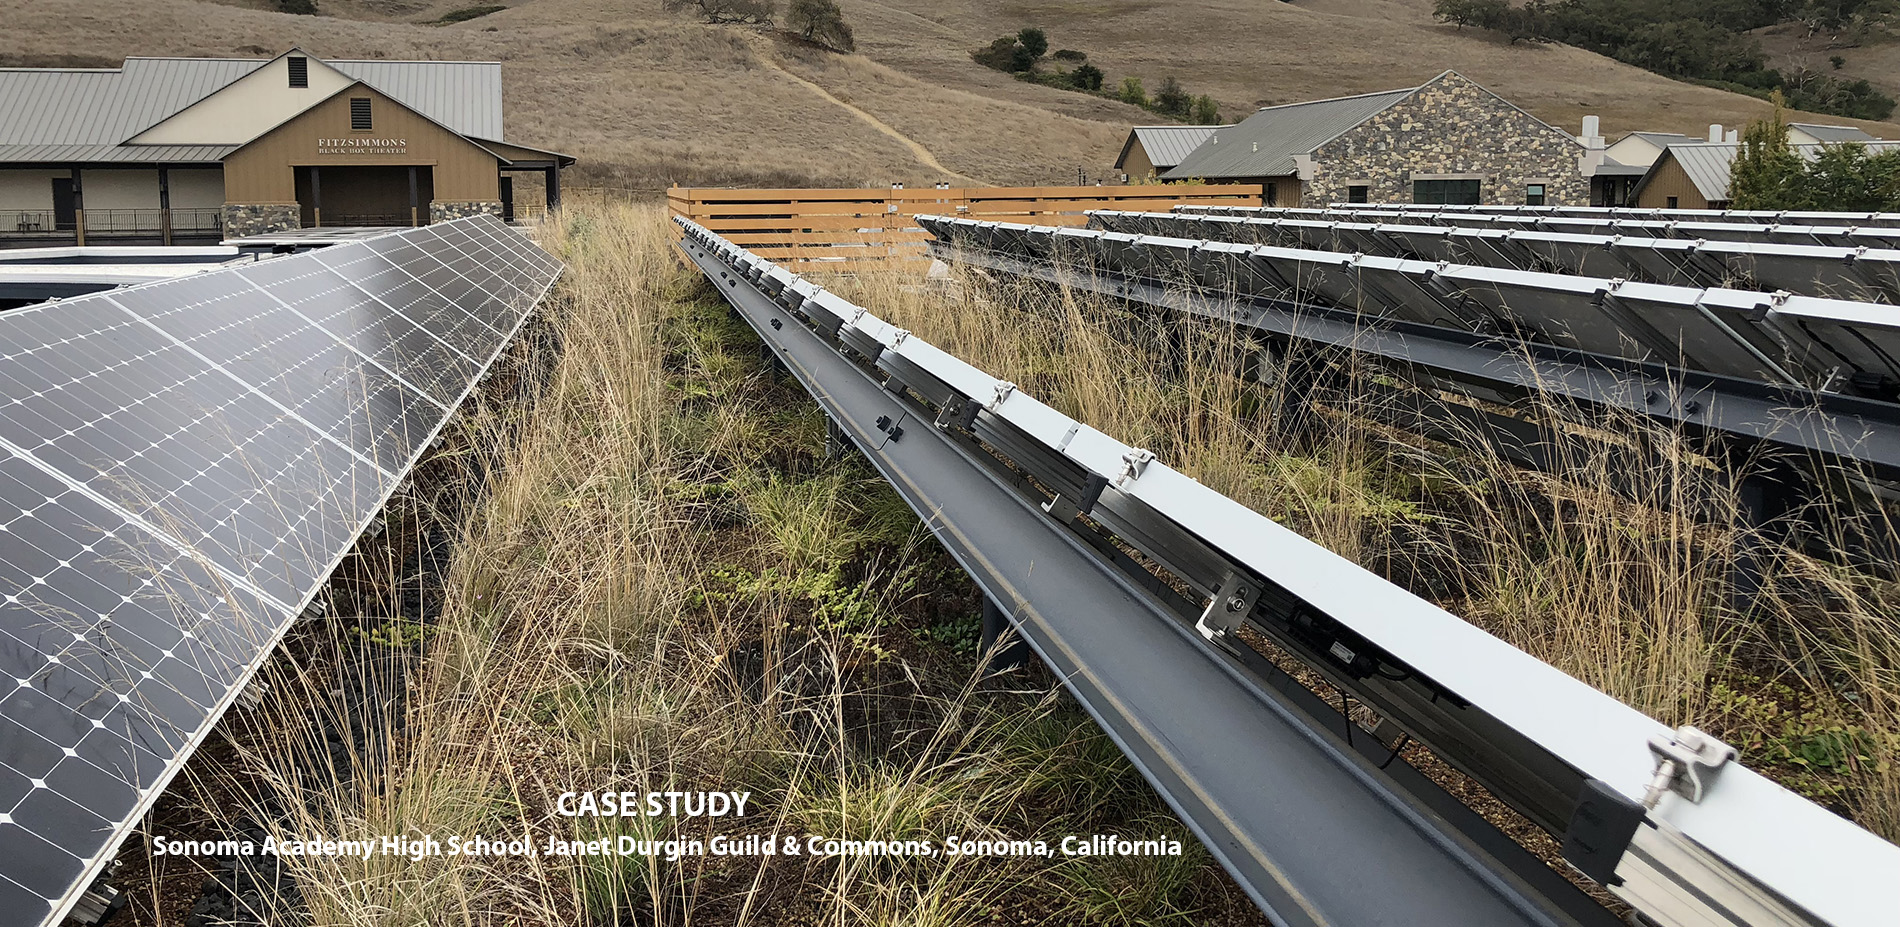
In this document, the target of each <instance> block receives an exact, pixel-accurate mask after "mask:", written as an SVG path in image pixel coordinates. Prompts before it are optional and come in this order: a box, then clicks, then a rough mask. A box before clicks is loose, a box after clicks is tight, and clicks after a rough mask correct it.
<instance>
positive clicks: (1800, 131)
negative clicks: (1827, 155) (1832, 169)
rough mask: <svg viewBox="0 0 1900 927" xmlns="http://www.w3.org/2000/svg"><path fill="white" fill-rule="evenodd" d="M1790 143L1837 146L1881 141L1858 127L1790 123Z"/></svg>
mask: <svg viewBox="0 0 1900 927" xmlns="http://www.w3.org/2000/svg"><path fill="white" fill-rule="evenodd" d="M1788 141H1789V142H1790V143H1791V144H1795V145H1837V144H1840V143H1841V142H1873V141H1879V139H1877V138H1875V137H1874V136H1873V135H1870V134H1868V132H1867V130H1865V129H1862V128H1859V127H1858V126H1830V125H1819V124H1816V123H1812V122H1790V123H1788Z"/></svg>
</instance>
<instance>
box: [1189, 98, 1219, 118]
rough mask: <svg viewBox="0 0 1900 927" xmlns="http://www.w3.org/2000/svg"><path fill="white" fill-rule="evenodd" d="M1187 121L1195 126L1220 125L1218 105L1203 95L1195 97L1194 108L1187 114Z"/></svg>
mask: <svg viewBox="0 0 1900 927" xmlns="http://www.w3.org/2000/svg"><path fill="white" fill-rule="evenodd" d="M1188 121H1189V122H1191V123H1194V124H1195V125H1197V126H1217V125H1220V104H1218V103H1215V102H1214V98H1213V97H1210V96H1208V95H1207V94H1205V93H1203V94H1201V95H1200V96H1198V97H1195V98H1194V106H1193V108H1192V109H1191V110H1190V111H1189V112H1188Z"/></svg>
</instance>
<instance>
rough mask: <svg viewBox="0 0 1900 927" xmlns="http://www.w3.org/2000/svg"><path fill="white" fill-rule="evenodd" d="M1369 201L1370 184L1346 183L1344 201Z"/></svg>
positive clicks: (1370, 196) (1370, 193) (1370, 195)
mask: <svg viewBox="0 0 1900 927" xmlns="http://www.w3.org/2000/svg"><path fill="white" fill-rule="evenodd" d="M1371 201H1372V186H1371V185H1370V184H1363V183H1355V184H1347V185H1346V202H1348V203H1369V202H1371Z"/></svg>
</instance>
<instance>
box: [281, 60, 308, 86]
mask: <svg viewBox="0 0 1900 927" xmlns="http://www.w3.org/2000/svg"><path fill="white" fill-rule="evenodd" d="M286 63H287V64H289V65H290V86H292V87H296V88H303V87H308V86H310V59H308V58H305V57H303V56H302V55H292V56H290V59H289V60H288V61H287V62H286Z"/></svg>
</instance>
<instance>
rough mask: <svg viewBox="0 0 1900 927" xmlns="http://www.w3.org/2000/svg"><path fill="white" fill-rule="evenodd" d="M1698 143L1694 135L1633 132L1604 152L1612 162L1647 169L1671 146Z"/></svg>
mask: <svg viewBox="0 0 1900 927" xmlns="http://www.w3.org/2000/svg"><path fill="white" fill-rule="evenodd" d="M1694 141H1697V139H1696V137H1695V136H1693V135H1682V134H1679V133H1676V132H1631V133H1629V134H1628V135H1625V136H1623V137H1622V138H1619V139H1617V140H1616V143H1615V144H1613V145H1611V146H1610V147H1608V148H1605V149H1604V150H1603V153H1604V154H1605V155H1606V156H1607V157H1608V158H1609V159H1610V160H1612V161H1615V162H1616V163H1618V164H1622V165H1626V166H1628V167H1641V168H1647V167H1649V166H1650V165H1651V164H1655V163H1656V159H1657V158H1660V157H1662V153H1663V149H1665V148H1668V147H1669V146H1670V145H1685V144H1688V143H1691V142H1694Z"/></svg>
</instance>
